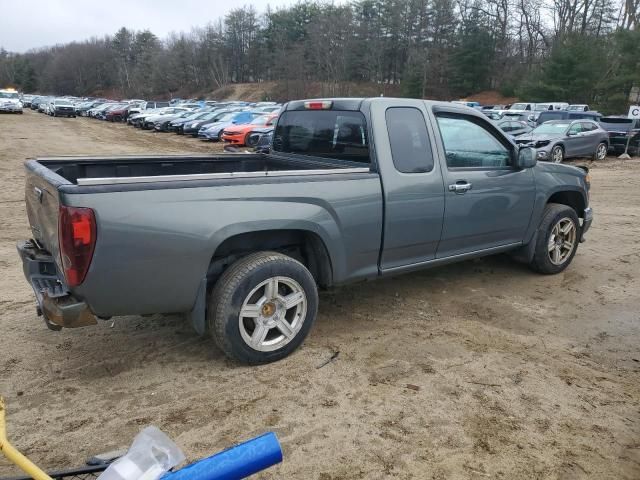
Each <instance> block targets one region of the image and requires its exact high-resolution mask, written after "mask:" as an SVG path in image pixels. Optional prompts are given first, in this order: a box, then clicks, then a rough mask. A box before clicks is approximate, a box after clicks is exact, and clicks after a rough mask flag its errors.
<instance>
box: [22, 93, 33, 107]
mask: <svg viewBox="0 0 640 480" xmlns="http://www.w3.org/2000/svg"><path fill="white" fill-rule="evenodd" d="M34 98H35V95H30V94H25V95H23V96H22V99H21V100H22V106H23V107H25V108H31V102H32V101H33V99H34Z"/></svg>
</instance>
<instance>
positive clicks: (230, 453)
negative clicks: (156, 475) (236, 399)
mask: <svg viewBox="0 0 640 480" xmlns="http://www.w3.org/2000/svg"><path fill="white" fill-rule="evenodd" d="M281 461H282V449H281V448H280V442H278V438H277V437H276V435H275V433H272V432H269V433H265V434H264V435H260V436H259V437H256V438H254V439H252V440H249V441H246V442H244V443H241V444H239V445H236V446H235V447H231V448H229V449H227V450H224V451H222V452H220V453H216V454H215V455H212V456H210V457H207V458H203V459H202V460H198V461H197V462H195V463H192V464H191V465H187V466H186V467H184V468H181V469H180V470H178V471H176V472H169V473H167V474H165V475H164V476H163V477H162V479H161V480H240V479H242V478H246V477H248V476H249V475H253V474H254V473H258V472H259V471H261V470H264V469H266V468H269V467H271V466H273V465H275V464H277V463H280V462H281Z"/></svg>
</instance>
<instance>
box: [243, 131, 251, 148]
mask: <svg viewBox="0 0 640 480" xmlns="http://www.w3.org/2000/svg"><path fill="white" fill-rule="evenodd" d="M249 137H251V132H249V133H247V134H246V135H245V136H244V146H245V147H250V146H251V145H249Z"/></svg>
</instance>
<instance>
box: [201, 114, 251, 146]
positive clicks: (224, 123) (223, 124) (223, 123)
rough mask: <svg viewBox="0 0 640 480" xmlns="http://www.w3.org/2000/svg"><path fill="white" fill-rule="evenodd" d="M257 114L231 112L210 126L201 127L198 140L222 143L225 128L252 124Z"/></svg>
mask: <svg viewBox="0 0 640 480" xmlns="http://www.w3.org/2000/svg"><path fill="white" fill-rule="evenodd" d="M254 117H256V114H255V113H253V112H231V113H228V114H226V115H223V116H222V117H220V118H218V119H217V120H216V121H215V122H213V123H211V124H210V125H206V126H204V127H201V128H200V130H199V131H198V138H200V139H201V140H209V141H220V140H222V133H223V132H224V129H225V128H228V127H232V126H234V125H242V124H244V123H251V121H252V120H253V118H254Z"/></svg>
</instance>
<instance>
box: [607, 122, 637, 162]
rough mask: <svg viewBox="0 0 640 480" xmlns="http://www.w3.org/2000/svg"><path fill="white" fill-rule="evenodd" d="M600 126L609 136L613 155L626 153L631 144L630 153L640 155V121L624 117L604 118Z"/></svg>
mask: <svg viewBox="0 0 640 480" xmlns="http://www.w3.org/2000/svg"><path fill="white" fill-rule="evenodd" d="M600 126H601V127H602V128H603V129H604V130H606V131H607V132H608V134H609V150H611V151H612V152H613V153H615V154H616V155H620V154H622V153H624V151H625V148H626V146H627V142H629V153H630V154H631V155H640V119H638V118H629V117H623V116H611V117H602V118H600Z"/></svg>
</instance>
